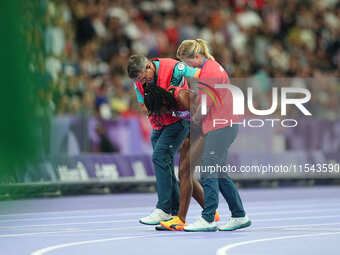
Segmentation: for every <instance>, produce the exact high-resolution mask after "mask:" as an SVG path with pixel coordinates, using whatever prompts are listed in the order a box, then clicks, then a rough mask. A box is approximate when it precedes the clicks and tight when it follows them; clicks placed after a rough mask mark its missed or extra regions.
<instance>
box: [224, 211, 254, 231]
mask: <svg viewBox="0 0 340 255" xmlns="http://www.w3.org/2000/svg"><path fill="white" fill-rule="evenodd" d="M250 225H251V221H250V220H249V219H248V216H247V215H246V216H244V217H239V218H233V217H231V218H230V220H229V222H228V223H227V224H225V225H222V226H219V227H218V229H219V230H220V231H233V230H236V229H241V228H246V227H249V226H250Z"/></svg>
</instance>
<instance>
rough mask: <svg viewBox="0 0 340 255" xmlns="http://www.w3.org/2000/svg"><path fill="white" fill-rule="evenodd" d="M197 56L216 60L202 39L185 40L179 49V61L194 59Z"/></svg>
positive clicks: (177, 54)
mask: <svg viewBox="0 0 340 255" xmlns="http://www.w3.org/2000/svg"><path fill="white" fill-rule="evenodd" d="M197 54H201V55H202V56H204V57H206V58H207V59H212V60H215V58H214V57H213V56H212V55H211V54H210V50H209V47H208V44H207V42H206V41H204V40H202V39H196V40H184V41H183V42H182V43H181V45H180V46H179V47H178V49H177V53H176V56H177V58H179V59H183V58H193V57H195V56H196V55H197Z"/></svg>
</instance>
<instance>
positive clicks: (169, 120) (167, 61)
mask: <svg viewBox="0 0 340 255" xmlns="http://www.w3.org/2000/svg"><path fill="white" fill-rule="evenodd" d="M156 60H157V61H159V70H158V77H157V81H156V85H157V86H159V87H161V88H163V89H165V90H168V87H169V86H170V81H171V78H172V74H173V71H174V67H175V65H176V64H177V63H178V61H177V60H174V59H172V58H154V59H152V61H156ZM136 86H137V88H138V90H139V92H140V93H141V94H142V96H143V98H144V88H143V84H142V83H141V82H139V81H137V82H136ZM162 117H163V118H162V123H161V124H162V125H161V126H159V125H156V123H155V121H154V117H153V116H150V117H149V120H150V123H151V126H152V128H153V129H156V130H160V129H162V128H163V126H168V125H170V124H173V123H175V122H177V121H179V120H180V118H178V117H174V116H172V115H171V114H163V115H162Z"/></svg>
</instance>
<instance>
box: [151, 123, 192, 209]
mask: <svg viewBox="0 0 340 255" xmlns="http://www.w3.org/2000/svg"><path fill="white" fill-rule="evenodd" d="M189 129H190V127H189V122H187V121H185V120H179V121H178V122H176V123H174V124H171V125H169V126H164V127H163V128H162V129H161V130H153V131H152V135H151V143H152V147H153V154H152V162H153V165H154V168H155V175H156V186H157V194H158V202H157V205H156V208H159V209H162V210H163V211H164V212H166V213H171V214H172V215H177V212H178V207H179V184H178V182H177V180H176V177H175V173H174V156H175V154H176V152H177V151H178V149H179V148H180V146H181V144H182V143H183V141H184V139H185V138H186V137H187V136H188V134H189Z"/></svg>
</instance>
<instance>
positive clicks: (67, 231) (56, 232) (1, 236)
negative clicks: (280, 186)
mask: <svg viewBox="0 0 340 255" xmlns="http://www.w3.org/2000/svg"><path fill="white" fill-rule="evenodd" d="M333 225H340V222H335V223H322V224H303V225H283V226H274V227H259V228H249V229H242V230H239V231H251V232H253V231H254V230H266V229H282V228H284V229H289V230H292V228H296V229H295V230H296V231H300V230H304V229H298V228H300V227H305V229H308V227H309V228H310V227H317V226H333ZM126 229H144V230H154V226H138V227H117V228H96V229H64V230H60V231H48V232H47V231H46V232H32V233H20V234H5V235H0V238H8V237H21V236H35V235H45V234H47V235H50V234H64V233H80V232H94V231H114V230H126ZM308 230H309V229H308Z"/></svg>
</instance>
